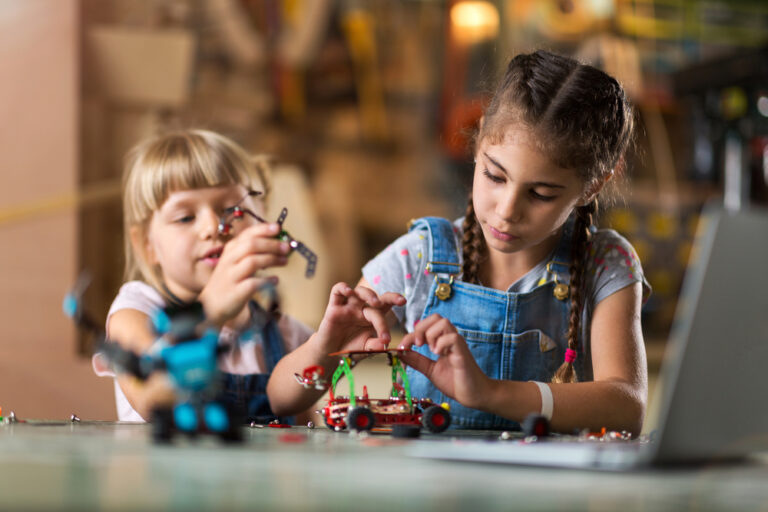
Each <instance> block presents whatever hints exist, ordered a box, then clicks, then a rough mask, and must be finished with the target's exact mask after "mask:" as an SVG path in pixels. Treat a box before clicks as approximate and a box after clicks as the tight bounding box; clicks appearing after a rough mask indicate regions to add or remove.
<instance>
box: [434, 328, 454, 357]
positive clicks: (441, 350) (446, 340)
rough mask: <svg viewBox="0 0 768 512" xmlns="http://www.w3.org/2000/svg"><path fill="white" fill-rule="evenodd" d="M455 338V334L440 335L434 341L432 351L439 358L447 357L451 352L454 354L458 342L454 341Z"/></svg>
mask: <svg viewBox="0 0 768 512" xmlns="http://www.w3.org/2000/svg"><path fill="white" fill-rule="evenodd" d="M457 336H458V334H455V333H449V334H442V335H441V336H440V337H438V338H437V339H436V340H435V348H434V349H433V350H432V351H433V352H434V353H435V354H439V355H441V356H447V355H448V354H450V353H451V352H455V351H456V343H457V341H458V340H457V339H456V338H457Z"/></svg>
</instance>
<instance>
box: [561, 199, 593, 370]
mask: <svg viewBox="0 0 768 512" xmlns="http://www.w3.org/2000/svg"><path fill="white" fill-rule="evenodd" d="M595 212H597V200H596V199H595V200H593V201H592V202H591V203H589V204H587V205H586V206H580V207H577V208H576V219H575V222H574V226H573V239H572V245H571V282H570V286H569V288H570V292H571V311H570V316H569V319H568V349H567V350H566V356H565V362H563V364H562V365H560V368H558V369H557V371H556V372H555V375H554V376H553V377H552V382H555V383H561V382H576V372H575V371H574V368H573V361H574V360H575V359H576V353H577V351H578V347H579V331H580V324H581V309H582V303H583V299H584V297H583V291H584V290H583V289H584V286H583V284H584V283H583V280H584V264H585V260H586V255H587V253H588V247H589V241H590V239H591V237H592V233H591V231H590V228H591V226H592V222H593V218H592V217H593V215H594V214H595Z"/></svg>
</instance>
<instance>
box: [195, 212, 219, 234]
mask: <svg viewBox="0 0 768 512" xmlns="http://www.w3.org/2000/svg"><path fill="white" fill-rule="evenodd" d="M199 219H200V231H199V232H200V238H201V239H203V240H208V239H210V238H215V237H217V236H218V235H219V217H218V216H217V215H216V212H214V211H213V210H210V211H206V212H205V213H202V214H201V215H200V217H199Z"/></svg>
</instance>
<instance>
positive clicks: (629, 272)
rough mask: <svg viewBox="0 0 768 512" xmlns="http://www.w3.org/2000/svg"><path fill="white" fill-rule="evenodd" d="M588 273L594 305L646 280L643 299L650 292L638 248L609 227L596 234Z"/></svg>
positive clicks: (586, 274) (586, 272) (587, 269)
mask: <svg viewBox="0 0 768 512" xmlns="http://www.w3.org/2000/svg"><path fill="white" fill-rule="evenodd" d="M585 277H586V283H587V287H588V288H587V289H588V290H589V293H590V296H591V298H592V301H591V302H592V304H594V305H597V304H598V303H599V302H600V301H601V300H603V299H604V298H606V297H608V296H609V295H611V294H613V293H616V292H617V291H619V290H621V289H623V288H626V287H627V286H629V285H631V284H633V283H636V282H640V283H642V284H643V302H645V301H646V300H647V299H648V297H649V296H650V294H651V287H650V285H649V284H648V282H647V281H646V279H645V276H644V275H643V267H642V265H641V264H640V259H639V258H638V257H637V253H636V252H635V249H634V248H633V247H632V245H631V244H630V243H629V242H628V241H627V239H625V238H624V237H623V236H621V235H619V234H618V233H617V232H616V231H613V230H610V229H606V230H600V231H598V232H596V233H595V235H594V236H593V238H592V244H591V246H590V249H589V256H588V258H587V265H586V267H585Z"/></svg>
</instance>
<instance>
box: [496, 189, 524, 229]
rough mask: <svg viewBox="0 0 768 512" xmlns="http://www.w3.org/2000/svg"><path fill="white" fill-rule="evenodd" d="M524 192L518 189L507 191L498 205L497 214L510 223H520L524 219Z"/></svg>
mask: <svg viewBox="0 0 768 512" xmlns="http://www.w3.org/2000/svg"><path fill="white" fill-rule="evenodd" d="M521 194H522V192H521V191H520V190H517V189H512V190H506V191H504V193H503V195H502V196H501V197H500V198H499V201H498V202H497V203H496V213H497V214H498V215H499V216H500V217H501V218H502V219H505V220H507V221H510V222H519V221H520V220H521V219H522V218H523V202H524V201H523V198H522V197H521Z"/></svg>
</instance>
